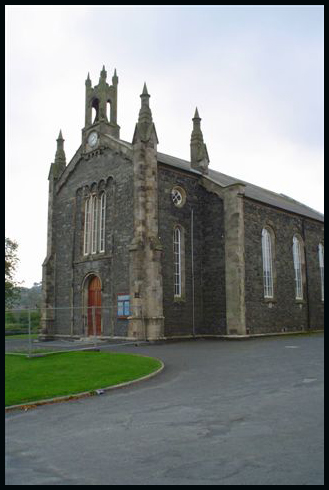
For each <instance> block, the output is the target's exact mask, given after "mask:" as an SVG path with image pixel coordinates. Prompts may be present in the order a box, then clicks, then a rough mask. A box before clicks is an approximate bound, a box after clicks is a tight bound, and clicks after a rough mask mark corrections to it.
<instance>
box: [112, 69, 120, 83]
mask: <svg viewBox="0 0 329 490" xmlns="http://www.w3.org/2000/svg"><path fill="white" fill-rule="evenodd" d="M118 81H119V78H118V75H117V69H116V68H114V75H113V77H112V83H113V85H118Z"/></svg>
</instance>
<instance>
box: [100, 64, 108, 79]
mask: <svg viewBox="0 0 329 490" xmlns="http://www.w3.org/2000/svg"><path fill="white" fill-rule="evenodd" d="M106 77H107V71H106V70H105V65H103V68H102V71H101V76H100V80H101V79H103V80H106Z"/></svg>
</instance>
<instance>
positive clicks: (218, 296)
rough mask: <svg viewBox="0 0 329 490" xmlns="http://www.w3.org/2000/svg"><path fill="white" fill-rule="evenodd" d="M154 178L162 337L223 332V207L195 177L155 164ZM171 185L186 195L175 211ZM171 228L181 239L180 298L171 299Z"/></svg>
mask: <svg viewBox="0 0 329 490" xmlns="http://www.w3.org/2000/svg"><path fill="white" fill-rule="evenodd" d="M158 177H159V183H158V186H159V236H160V242H161V244H162V246H163V252H162V274H163V303H164V317H165V325H164V335H165V336H166V337H175V336H190V335H193V334H196V335H198V334H223V333H225V325H226V323H225V318H226V312H225V265H224V234H223V233H224V232H223V203H222V201H221V200H220V199H219V198H218V197H217V196H216V195H214V194H211V193H208V192H207V191H206V190H205V189H204V188H203V187H202V186H201V185H200V179H199V177H198V176H197V175H195V176H194V175H191V174H187V173H186V172H183V171H179V170H174V169H171V168H169V167H166V166H160V167H159V171H158ZM174 186H180V187H182V188H183V189H184V191H185V192H186V202H185V204H184V206H182V207H176V206H175V205H174V204H173V202H172V198H171V191H172V188H173V187H174ZM192 209H193V249H194V254H193V257H194V301H193V283H192V280H193V277H192V256H191V248H192V244H191V213H192ZM176 225H180V227H181V229H182V232H183V241H184V243H183V249H184V257H185V260H184V262H185V263H184V264H183V277H184V278H185V281H184V282H185V284H184V287H183V295H182V298H174V263H173V230H174V227H175V226H176ZM193 303H194V315H193ZM193 316H194V321H193Z"/></svg>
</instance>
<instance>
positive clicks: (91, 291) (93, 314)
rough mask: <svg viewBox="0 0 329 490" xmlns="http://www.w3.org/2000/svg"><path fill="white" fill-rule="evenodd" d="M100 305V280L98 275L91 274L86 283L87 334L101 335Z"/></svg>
mask: <svg viewBox="0 0 329 490" xmlns="http://www.w3.org/2000/svg"><path fill="white" fill-rule="evenodd" d="M101 306H102V296H101V281H100V279H99V277H97V276H92V278H91V279H90V281H89V284H88V335H95V334H96V335H101V333H102V309H101ZM94 322H95V325H94Z"/></svg>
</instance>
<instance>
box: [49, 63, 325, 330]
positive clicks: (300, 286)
mask: <svg viewBox="0 0 329 490" xmlns="http://www.w3.org/2000/svg"><path fill="white" fill-rule="evenodd" d="M85 85H86V99H85V123H84V128H83V129H82V139H81V145H80V147H79V148H78V149H77V151H76V153H75V155H74V156H73V158H72V160H71V161H70V162H69V163H68V164H66V157H65V152H64V139H63V137H62V133H61V132H60V133H59V136H58V139H57V151H56V155H55V160H54V163H52V164H51V165H50V171H49V177H48V180H49V201H48V242H47V256H46V259H45V261H44V263H43V283H42V284H43V310H42V334H41V338H43V339H45V340H46V339H51V338H54V337H62V338H68V337H69V338H82V337H88V336H94V335H96V336H98V337H100V338H104V339H106V338H118V339H134V340H135V339H136V340H138V339H146V340H157V339H171V338H188V337H198V336H200V337H207V336H209V337H210V336H211V337H243V336H251V335H257V334H269V333H281V332H299V331H309V330H322V329H323V307H324V283H323V280H324V235H323V227H324V224H323V221H324V219H323V215H322V214H320V213H318V212H317V211H315V210H313V209H311V208H309V207H307V206H305V205H303V204H301V203H299V202H297V201H295V200H293V199H291V198H289V197H287V196H285V195H282V194H277V193H274V192H271V191H269V190H266V189H262V188H260V187H258V186H256V185H253V184H249V183H247V182H244V181H241V180H238V179H236V178H234V177H230V176H228V175H225V174H222V173H220V172H217V171H215V170H212V169H211V167H210V166H209V161H210V160H209V155H208V151H207V147H206V145H205V143H204V139H203V134H202V130H201V118H200V116H199V113H198V110H195V114H194V117H193V119H192V123H193V124H191V141H190V161H185V160H182V159H180V158H176V157H174V156H170V155H166V154H163V153H160V152H158V150H157V145H158V136H157V132H156V128H155V124H154V122H153V118H152V113H151V109H150V95H149V94H148V91H147V87H146V85H145V84H144V88H143V91H142V94H141V95H140V98H141V106H140V111H139V114H138V115H137V114H136V120H137V123H136V126H135V131H134V134H133V136H132V141H131V142H127V141H123V140H122V139H120V126H119V125H118V122H117V97H118V76H117V73H116V71H114V74H113V76H112V83H111V85H110V84H109V82H108V80H107V72H106V70H105V67H103V69H102V71H101V73H100V78H99V82H98V84H97V85H93V84H92V82H91V80H90V78H89V74H88V78H87V80H86V82H85ZM137 118H138V119H137Z"/></svg>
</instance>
